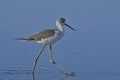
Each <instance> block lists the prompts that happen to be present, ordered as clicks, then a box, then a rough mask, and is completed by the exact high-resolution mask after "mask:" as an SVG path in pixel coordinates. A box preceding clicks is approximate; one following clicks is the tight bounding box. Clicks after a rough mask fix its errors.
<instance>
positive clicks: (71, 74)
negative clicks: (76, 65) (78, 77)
mask: <svg viewBox="0 0 120 80" xmlns="http://www.w3.org/2000/svg"><path fill="white" fill-rule="evenodd" d="M50 63H52V64H54V65H55V66H56V67H57V68H59V69H61V70H62V71H63V72H64V73H65V74H67V75H69V76H74V75H75V73H74V72H69V71H67V70H66V69H65V68H64V67H62V66H61V65H59V64H56V63H55V61H53V59H52V45H50Z"/></svg>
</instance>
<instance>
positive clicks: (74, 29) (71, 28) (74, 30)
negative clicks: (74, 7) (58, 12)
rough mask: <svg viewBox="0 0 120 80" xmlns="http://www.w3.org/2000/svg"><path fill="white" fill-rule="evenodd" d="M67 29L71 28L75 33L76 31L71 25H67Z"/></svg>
mask: <svg viewBox="0 0 120 80" xmlns="http://www.w3.org/2000/svg"><path fill="white" fill-rule="evenodd" d="M65 25H66V26H67V27H69V28H70V29H72V30H73V31H76V30H75V29H74V28H72V27H71V26H70V25H68V24H65Z"/></svg>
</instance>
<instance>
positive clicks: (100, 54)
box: [0, 0, 120, 80]
mask: <svg viewBox="0 0 120 80" xmlns="http://www.w3.org/2000/svg"><path fill="white" fill-rule="evenodd" d="M59 17H64V18H65V19H66V20H67V23H68V24H70V25H71V26H72V27H74V28H75V29H77V31H76V32H74V31H72V30H70V29H68V28H66V35H65V36H64V38H63V39H61V40H60V41H59V42H57V43H56V44H54V45H53V58H54V60H55V61H56V62H57V63H59V64H61V65H62V66H64V67H65V68H67V69H68V70H69V71H73V72H76V74H77V76H75V77H69V78H67V79H66V80H120V1H119V0H52V1H51V0H49V1H48V0H0V66H8V65H12V66H14V65H21V66H32V64H33V61H34V59H35V57H36V56H37V54H38V52H39V50H40V47H41V45H40V44H37V43H34V42H22V41H16V40H14V39H15V38H18V37H24V36H26V35H29V34H32V33H35V32H38V31H40V30H43V29H46V28H54V27H55V20H56V19H57V18H59ZM37 66H39V67H44V68H49V69H52V71H54V70H55V71H57V70H56V69H55V67H54V66H53V65H51V64H50V63H49V47H46V49H45V50H44V52H43V54H42V55H41V57H40V59H39V62H38V65H37ZM14 67H15V66H14ZM0 68H5V67H0ZM6 69H8V68H5V70H6ZM12 69H13V68H12ZM18 70H20V69H18ZM0 73H1V72H0ZM53 73H54V72H53ZM54 74H55V73H54ZM5 75H6V74H5ZM5 75H4V74H3V75H0V80H3V79H4V78H5V77H7V76H8V79H5V80H10V79H11V78H12V80H19V79H20V80H32V77H31V75H29V76H28V75H26V76H25V75H19V76H15V75H14V76H12V75H9V74H8V75H7V76H5ZM43 75H44V73H43ZM9 76H10V77H9ZM63 76H64V75H57V76H56V74H55V75H54V76H52V77H50V78H49V79H48V80H59V79H60V77H61V78H62V77H63ZM19 77H20V78H19ZM38 80H39V79H38ZM43 80H44V79H43ZM45 80H46V79H45Z"/></svg>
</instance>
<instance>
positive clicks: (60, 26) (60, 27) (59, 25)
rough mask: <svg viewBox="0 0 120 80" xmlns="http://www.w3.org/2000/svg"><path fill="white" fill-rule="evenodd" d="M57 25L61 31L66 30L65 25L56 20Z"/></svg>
mask: <svg viewBox="0 0 120 80" xmlns="http://www.w3.org/2000/svg"><path fill="white" fill-rule="evenodd" d="M56 26H57V29H58V30H60V31H64V28H63V25H62V24H60V23H58V22H56Z"/></svg>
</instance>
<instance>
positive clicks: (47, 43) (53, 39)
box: [37, 33, 64, 45]
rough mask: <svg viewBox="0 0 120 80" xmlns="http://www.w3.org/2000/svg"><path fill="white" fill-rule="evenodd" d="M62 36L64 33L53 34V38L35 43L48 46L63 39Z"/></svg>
mask: <svg viewBox="0 0 120 80" xmlns="http://www.w3.org/2000/svg"><path fill="white" fill-rule="evenodd" d="M63 35H64V33H61V34H55V35H54V36H51V37H48V38H44V39H41V40H40V41H37V43H42V44H46V45H50V44H53V43H55V42H56V41H58V40H60V39H61V38H62V37H63Z"/></svg>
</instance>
